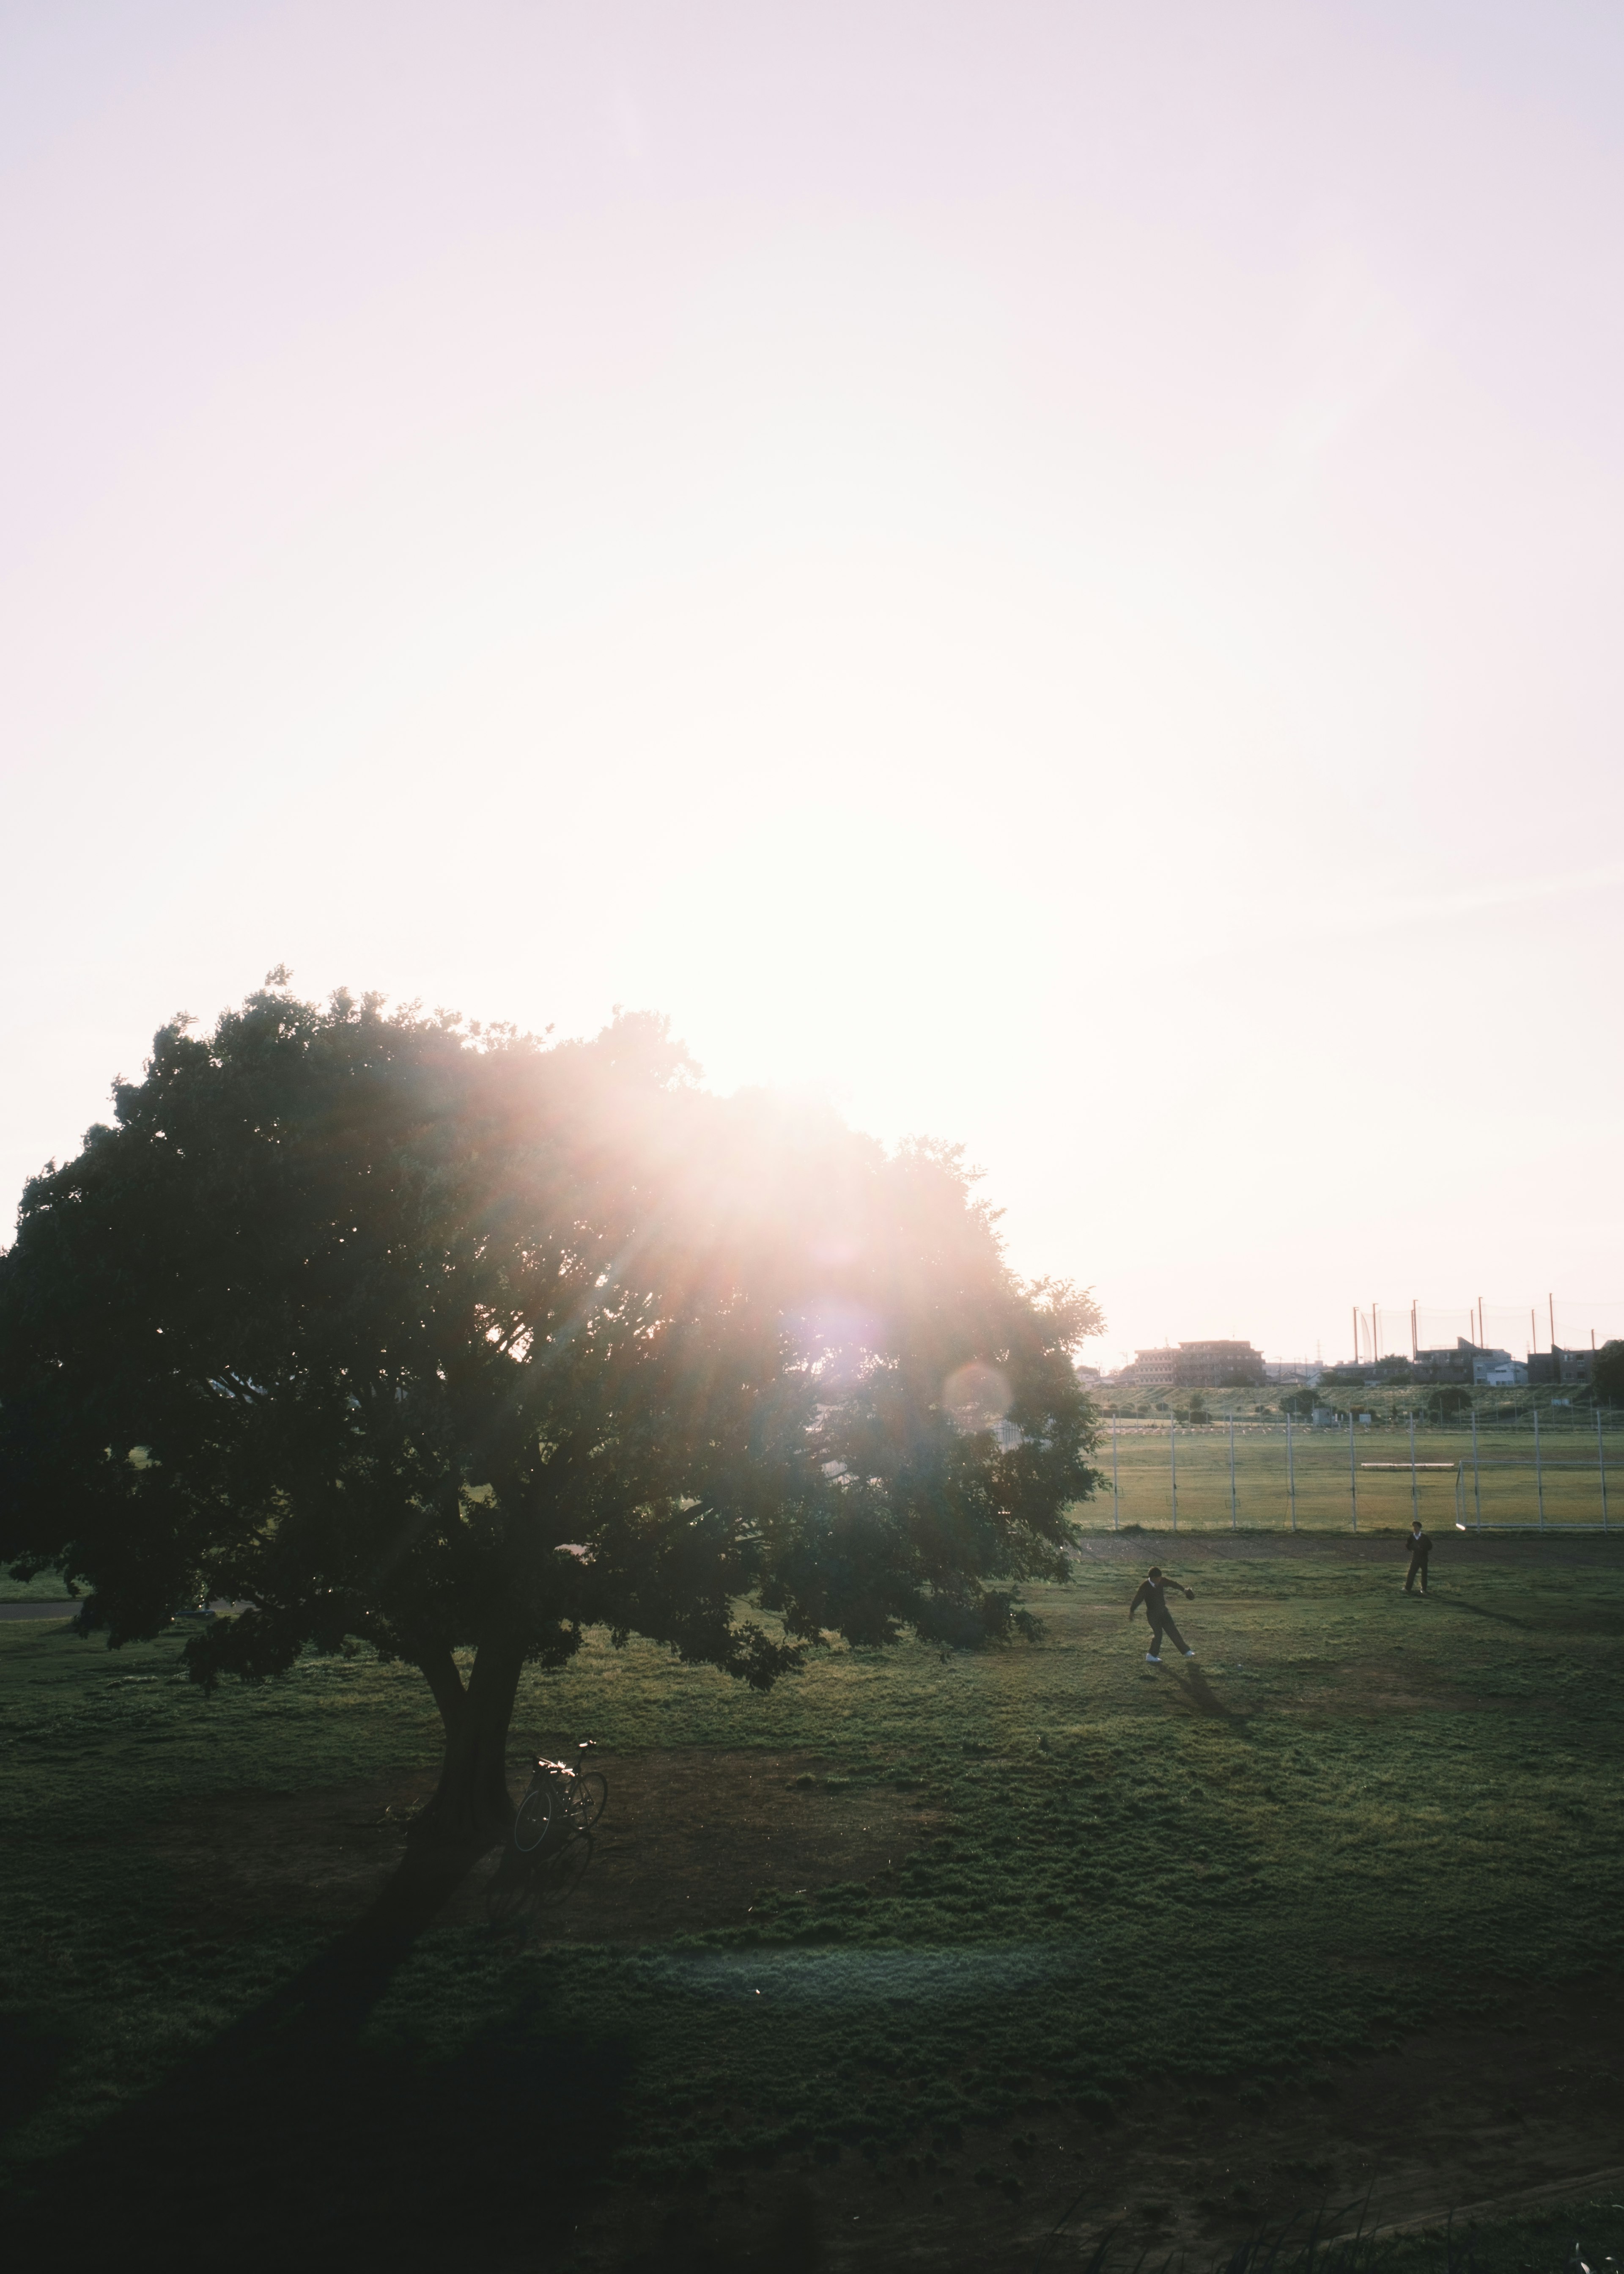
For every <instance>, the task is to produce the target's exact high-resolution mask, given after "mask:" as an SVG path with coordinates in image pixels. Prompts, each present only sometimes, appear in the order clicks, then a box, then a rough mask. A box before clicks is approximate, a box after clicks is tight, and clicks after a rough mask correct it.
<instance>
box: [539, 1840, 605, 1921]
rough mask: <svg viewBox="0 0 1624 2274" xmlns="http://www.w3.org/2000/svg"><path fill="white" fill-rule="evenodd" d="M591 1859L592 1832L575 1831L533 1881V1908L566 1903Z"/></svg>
mask: <svg viewBox="0 0 1624 2274" xmlns="http://www.w3.org/2000/svg"><path fill="white" fill-rule="evenodd" d="M591 1860H592V1835H591V1834H590V1832H582V1833H577V1834H576V1835H575V1839H573V1840H572V1841H570V1843H569V1845H568V1848H566V1849H564V1851H563V1853H562V1854H561V1855H560V1856H555V1857H554V1858H553V1862H552V1863H550V1864H548V1865H547V1867H546V1869H545V1871H543V1872H542V1873H541V1874H540V1876H539V1877H538V1879H537V1882H536V1907H537V1909H538V1910H556V1909H557V1908H558V1906H559V1905H560V1903H567V1902H568V1901H569V1898H570V1897H571V1895H573V1894H575V1889H576V1888H577V1887H578V1886H580V1885H581V1882H582V1879H583V1877H584V1876H585V1872H586V1867H587V1865H588V1864H590V1862H591Z"/></svg>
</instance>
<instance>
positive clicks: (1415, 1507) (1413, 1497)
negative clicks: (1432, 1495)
mask: <svg viewBox="0 0 1624 2274" xmlns="http://www.w3.org/2000/svg"><path fill="white" fill-rule="evenodd" d="M1410 1514H1411V1516H1413V1517H1415V1520H1416V1522H1417V1524H1419V1523H1420V1521H1421V1495H1420V1494H1419V1492H1418V1491H1417V1488H1416V1417H1415V1415H1414V1414H1413V1413H1412V1414H1411V1415H1410Z"/></svg>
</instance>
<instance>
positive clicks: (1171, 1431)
mask: <svg viewBox="0 0 1624 2274" xmlns="http://www.w3.org/2000/svg"><path fill="white" fill-rule="evenodd" d="M1168 1453H1169V1457H1170V1459H1171V1461H1172V1464H1173V1529H1174V1531H1175V1532H1177V1530H1178V1424H1177V1421H1169V1423H1168Z"/></svg>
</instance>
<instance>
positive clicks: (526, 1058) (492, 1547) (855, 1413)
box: [0, 973, 1096, 1843]
mask: <svg viewBox="0 0 1624 2274" xmlns="http://www.w3.org/2000/svg"><path fill="white" fill-rule="evenodd" d="M190 1025H191V1022H190V1021H188V1020H184V1019H177V1020H175V1021H173V1022H172V1023H171V1024H170V1025H169V1026H167V1027H165V1028H162V1030H161V1032H160V1033H159V1034H158V1035H157V1036H156V1037H155V1038H154V1046H153V1054H152V1058H151V1059H150V1061H149V1063H148V1065H147V1068H146V1070H145V1074H144V1078H143V1079H142V1080H141V1081H139V1082H124V1081H119V1082H118V1083H117V1084H116V1085H115V1092H114V1095H115V1123H114V1126H110V1127H107V1126H98V1127H96V1128H94V1129H92V1130H91V1131H89V1133H87V1135H86V1140H85V1143H84V1148H83V1150H82V1152H81V1153H80V1154H79V1157H78V1158H77V1159H76V1160H73V1161H71V1162H70V1163H68V1164H67V1165H66V1166H65V1167H60V1168H59V1167H56V1166H55V1165H53V1166H51V1167H50V1168H49V1169H48V1170H47V1171H45V1172H44V1173H43V1174H42V1175H41V1176H40V1177H38V1178H35V1179H34V1181H33V1182H32V1183H31V1184H30V1185H29V1186H28V1187H27V1190H26V1193H25V1195H24V1199H23V1203H22V1209H21V1212H20V1216H19V1226H18V1232H17V1238H16V1240H15V1242H14V1244H13V1245H12V1246H11V1248H10V1249H9V1251H7V1252H6V1253H5V1254H4V1257H0V1557H4V1559H6V1560H9V1561H11V1562H21V1563H22V1564H24V1565H25V1567H40V1566H43V1565H46V1564H54V1565H56V1566H59V1567H60V1568H61V1570H63V1571H64V1574H65V1575H66V1577H68V1579H69V1580H70V1581H71V1583H72V1584H73V1585H75V1586H76V1587H78V1588H80V1589H83V1590H85V1591H86V1606H85V1609H84V1611H83V1614H82V1616H81V1626H82V1627H83V1628H84V1630H86V1631H96V1630H99V1631H102V1632H103V1633H105V1635H106V1638H107V1639H108V1641H109V1645H113V1646H115V1647H116V1646H117V1645H119V1644H121V1643H124V1642H127V1641H129V1640H132V1639H133V1638H139V1637H146V1636H151V1635H153V1634H155V1633H157V1632H158V1631H159V1630H162V1628H163V1627H165V1626H166V1625H167V1624H168V1623H169V1620H170V1618H171V1617H172V1615H174V1613H175V1612H176V1610H177V1608H180V1607H182V1606H184V1605H185V1604H189V1603H195V1602H197V1601H199V1600H203V1599H218V1598H226V1599H228V1600H231V1601H233V1602H236V1603H247V1604H250V1605H252V1608H251V1609H248V1610H245V1611H244V1612H243V1613H242V1614H241V1615H238V1616H237V1617H234V1618H228V1619H221V1620H217V1621H215V1622H214V1623H211V1624H210V1625H209V1626H208V1627H207V1629H204V1630H199V1632H198V1633H196V1634H195V1636H194V1637H193V1638H192V1640H191V1641H190V1642H189V1644H188V1645H187V1646H186V1658H187V1661H188V1663H189V1666H190V1670H191V1672H192V1675H193V1676H194V1677H195V1678H196V1679H197V1680H199V1682H201V1683H205V1684H206V1685H213V1684H214V1683H216V1682H217V1681H218V1680H219V1679H220V1677H221V1676H222V1675H225V1674H235V1675H245V1676H249V1677H262V1676H265V1675H274V1674H276V1673H278V1672H280V1671H281V1670H282V1669H284V1668H287V1667H288V1666H289V1665H290V1664H291V1662H292V1661H293V1660H294V1659H295V1658H296V1657H297V1655H298V1653H300V1652H301V1651H303V1650H304V1649H305V1648H306V1647H307V1646H309V1645H312V1644H313V1645H316V1646H317V1647H319V1648H321V1649H327V1650H332V1649H342V1648H348V1647H352V1646H353V1644H354V1642H355V1640H357V1639H359V1640H361V1641H364V1642H365V1643H369V1644H371V1645H374V1646H375V1647H376V1648H377V1649H378V1650H379V1651H380V1653H384V1654H385V1655H387V1656H390V1657H394V1658H397V1659H403V1660H410V1662H411V1663H412V1664H414V1665H416V1666H417V1667H419V1668H421V1669H422V1671H423V1674H424V1675H425V1679H426V1680H427V1682H428V1684H429V1687H430V1689H431V1690H432V1693H433V1696H434V1699H435V1702H436V1704H437V1705H438V1706H439V1708H440V1714H441V1717H442V1719H443V1721H444V1727H445V1756H444V1765H443V1769H442V1773H441V1777H440V1787H439V1790H438V1792H437V1793H436V1795H435V1797H434V1800H433V1802H432V1803H431V1805H430V1807H429V1809H428V1811H425V1818H424V1819H423V1828H424V1829H425V1830H432V1832H433V1833H435V1834H438V1835H439V1836H440V1837H443V1838H447V1839H450V1840H454V1841H459V1842H464V1843H466V1842H474V1843H480V1842H484V1841H488V1840H490V1839H491V1838H492V1837H495V1836H500V1833H501V1831H502V1830H503V1828H504V1827H505V1826H506V1824H507V1822H508V1818H509V1811H510V1801H509V1797H508V1788H507V1782H506V1775H505V1753H506V1741H507V1735H508V1722H509V1720H510V1718H511V1714H512V1710H513V1705H514V1698H515V1690H516V1686H517V1683H518V1681H519V1677H520V1674H521V1671H522V1669H523V1667H524V1666H525V1665H526V1664H527V1663H531V1664H537V1663H538V1664H540V1665H543V1666H554V1667H556V1666H559V1665H561V1664H562V1663H564V1662H565V1661H566V1660H568V1658H569V1657H570V1655H571V1654H572V1653H574V1652H575V1650H576V1649H577V1648H578V1647H579V1645H580V1641H581V1638H582V1634H583V1630H584V1629H586V1628H587V1627H589V1626H591V1625H594V1624H601V1625H603V1626H605V1627H607V1628H608V1629H609V1630H610V1631H611V1632H612V1633H613V1635H614V1636H615V1638H617V1639H620V1638H624V1637H625V1636H627V1635H628V1634H630V1633H633V1632H635V1633H639V1634H643V1635H646V1636H650V1637H653V1638H657V1639H658V1640H660V1641H663V1642H665V1643H666V1644H669V1645H671V1646H672V1647H673V1649H674V1650H675V1651H676V1652H678V1653H680V1655H681V1657H683V1658H684V1659H686V1660H690V1661H694V1662H702V1663H708V1664H711V1665H715V1666H718V1667H723V1668H726V1669H727V1670H728V1671H729V1672H730V1673H733V1674H735V1675H741V1677H742V1678H743V1679H745V1680H746V1681H748V1682H750V1683H756V1684H757V1685H758V1686H763V1687H764V1686H766V1685H767V1684H769V1683H771V1682H772V1681H773V1680H774V1679H776V1678H777V1677H778V1675H781V1674H783V1673H785V1672H786V1671H788V1670H790V1669H792V1668H794V1667H795V1666H796V1665H797V1664H798V1663H799V1662H800V1660H801V1658H802V1657H803V1656H804V1654H805V1653H806V1652H807V1651H808V1649H811V1648H816V1647H817V1646H818V1645H820V1644H822V1643H824V1642H826V1641H827V1640H828V1639H829V1638H831V1637H833V1636H845V1637H846V1638H850V1639H851V1640H853V1641H861V1642H884V1641H889V1640H891V1639H893V1638H896V1637H897V1636H898V1634H899V1633H900V1632H902V1631H903V1630H905V1629H907V1628H912V1629H914V1630H916V1631H918V1632H920V1633H921V1634H924V1635H928V1636H931V1637H937V1638H943V1639H945V1640H951V1641H953V1642H968V1641H973V1640H989V1639H996V1638H1000V1637H1003V1636H1006V1635H1008V1634H1009V1633H1011V1631H1012V1630H1017V1629H1019V1627H1020V1626H1021V1625H1022V1624H1023V1623H1025V1615H1024V1614H1023V1613H1022V1612H1021V1611H1020V1609H1019V1597H1018V1593H1017V1589H1016V1583H1018V1582H1019V1580H1021V1579H1022V1578H1025V1577H1052V1576H1056V1575H1058V1574H1059V1573H1060V1572H1061V1571H1062V1570H1063V1569H1064V1546H1065V1542H1066V1540H1067V1538H1068V1524H1067V1517H1066V1513H1065V1511H1066V1510H1067V1508H1068V1506H1069V1505H1070V1504H1071V1502H1075V1501H1077V1500H1079V1499H1080V1498H1082V1497H1083V1496H1085V1495H1086V1494H1087V1493H1088V1492H1089V1491H1090V1490H1091V1489H1092V1488H1093V1486H1094V1482H1095V1481H1096V1480H1095V1477H1094V1472H1093V1471H1092V1470H1091V1469H1090V1467H1089V1465H1088V1459H1087V1456H1088V1453H1089V1450H1090V1449H1091V1446H1092V1443H1093V1424H1092V1417H1091V1413H1090V1410H1089V1407H1088V1405H1087V1403H1086V1399H1085V1398H1084V1397H1083V1396H1082V1394H1081V1393H1080V1391H1079V1388H1078V1384H1077V1381H1076V1378H1075V1375H1074V1374H1073V1371H1072V1368H1071V1364H1070V1361H1069V1356H1068V1353H1069V1352H1070V1350H1071V1348H1072V1347H1073V1345H1074V1344H1075V1343H1076V1341H1077V1339H1078V1338H1079V1336H1080V1335H1081V1334H1082V1333H1083V1332H1085V1331H1086V1330H1087V1329H1090V1328H1091V1327H1092V1326H1093V1325H1094V1323H1095V1314H1094V1309H1093V1306H1092V1304H1091V1303H1090V1302H1089V1300H1088V1299H1087V1298H1086V1297H1084V1296H1079V1295H1075V1294H1073V1293H1072V1292H1071V1291H1070V1290H1069V1289H1066V1288H1064V1287H1056V1286H1051V1285H1047V1284H1043V1285H1039V1286H1037V1287H1023V1286H1021V1285H1020V1284H1019V1283H1018V1282H1017V1281H1016V1280H1015V1279H1014V1278H1013V1277H1012V1276H1011V1273H1010V1271H1009V1269H1007V1267H1006V1265H1005V1262H1004V1257H1003V1254H1002V1251H1001V1246H1000V1243H999V1239H998V1237H997V1233H996V1227H995V1224H994V1222H993V1220H992V1218H991V1216H990V1215H989V1211H988V1210H987V1209H985V1208H984V1207H983V1206H981V1205H980V1204H979V1203H978V1202H977V1201H975V1200H974V1197H973V1195H972V1193H971V1190H970V1184H969V1179H968V1178H967V1177H966V1172H965V1171H964V1169H963V1167H962V1165H961V1163H960V1159H959V1155H958V1154H957V1152H955V1151H954V1150H952V1149H951V1148H942V1147H934V1146H929V1145H914V1146H910V1147H905V1148H902V1149H900V1150H899V1151H898V1152H896V1153H893V1154H891V1155H887V1154H886V1153H885V1152H884V1151H883V1148H880V1147H878V1146H877V1145H876V1144H874V1143H873V1142H872V1141H868V1140H867V1139H864V1138H861V1137H859V1136H856V1135H854V1134H853V1133H851V1132H849V1131H848V1130H846V1128H845V1127H844V1126H842V1125H841V1124H840V1123H839V1122H838V1120H837V1119H836V1118H834V1117H833V1116H831V1115H822V1114H819V1113H816V1112H813V1113H805V1112H801V1111H795V1112H790V1111H786V1109H784V1108H783V1107H781V1106H780V1105H778V1104H777V1103H774V1102H773V1101H771V1100H770V1099H768V1098H765V1097H763V1096H749V1095H747V1096H741V1097H737V1098H733V1099H718V1098H717V1097H714V1096H711V1095H710V1094H709V1093H707V1092H706V1091H704V1090H703V1089H702V1088H699V1087H698V1086H697V1085H696V1083H695V1081H694V1080H693V1078H692V1069H691V1068H690V1066H689V1065H688V1061H687V1059H686V1058H685V1056H684V1054H683V1053H682V1051H681V1050H680V1049H679V1048H678V1047H677V1046H676V1045H674V1044H673V1043H672V1042H671V1040H670V1039H669V1037H668V1035H667V1033H666V1030H665V1025H664V1023H663V1022H662V1021H660V1020H652V1019H648V1018H642V1017H624V1016H622V1017H618V1018H617V1019H616V1020H615V1022H614V1023H613V1025H612V1026H611V1027H610V1028H607V1029H606V1030H605V1032H604V1033H603V1034H602V1035H599V1036H598V1038H597V1039H596V1040H595V1041H593V1042H590V1043H560V1044H556V1045H548V1044H547V1043H545V1041H544V1040H538V1039H536V1038H534V1037H530V1036H526V1035H518V1034H515V1033H514V1032H513V1031H511V1030H509V1029H506V1028H497V1029H487V1030H485V1031H481V1029H480V1028H478V1027H477V1026H470V1025H467V1024H464V1023H463V1022H462V1020H459V1019H456V1018H454V1017H452V1016H450V1015H445V1014H440V1015H436V1016H434V1017H424V1016H422V1015H420V1014H419V1013H417V1012H416V1011H415V1010H406V1011H397V1012H395V1013H393V1014H392V1015H386V1013H384V1011H383V1009H382V1007H381V999H380V998H373V997H367V998H364V999H363V1000H361V1001H360V1002H357V1001H355V1000H354V999H352V998H350V997H349V996H348V995H345V994H340V995H339V996H336V997H335V998H334V999H333V1001H332V1002H331V1004H330V1005H327V1007H326V1008H325V1009H324V1008H320V1007H318V1006H316V1005H312V1004H309V1003H305V1002H301V1001H299V1000H297V998H295V997H293V996H292V995H291V994H290V993H289V991H288V990H287V988H286V985H285V983H284V981H283V975H282V974H280V973H277V974H273V975H272V978H271V980H269V981H267V986H266V988H265V990H262V991H261V992H259V994H256V995H254V996H252V997H251V998H249V1000H248V1001H247V1002H246V1003H245V1004H244V1006H243V1008H242V1009H241V1010H240V1011H238V1012H234V1013H227V1014H226V1015H225V1016H224V1017H222V1019H221V1020H220V1021H219V1023H218V1025H217V1026H216V1027H215V1028H214V1032H213V1034H212V1035H207V1036H202V1035H194V1034H192V1032H191V1031H189V1028H190Z"/></svg>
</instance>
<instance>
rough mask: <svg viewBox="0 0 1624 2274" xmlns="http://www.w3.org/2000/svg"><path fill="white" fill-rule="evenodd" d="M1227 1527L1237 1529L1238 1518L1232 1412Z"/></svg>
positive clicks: (1232, 1419)
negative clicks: (1236, 1511)
mask: <svg viewBox="0 0 1624 2274" xmlns="http://www.w3.org/2000/svg"><path fill="white" fill-rule="evenodd" d="M1229 1529H1230V1531H1231V1532H1235V1531H1237V1530H1238V1529H1239V1518H1238V1517H1237V1515H1236V1513H1235V1416H1234V1414H1233V1413H1231V1414H1230V1416H1229Z"/></svg>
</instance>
